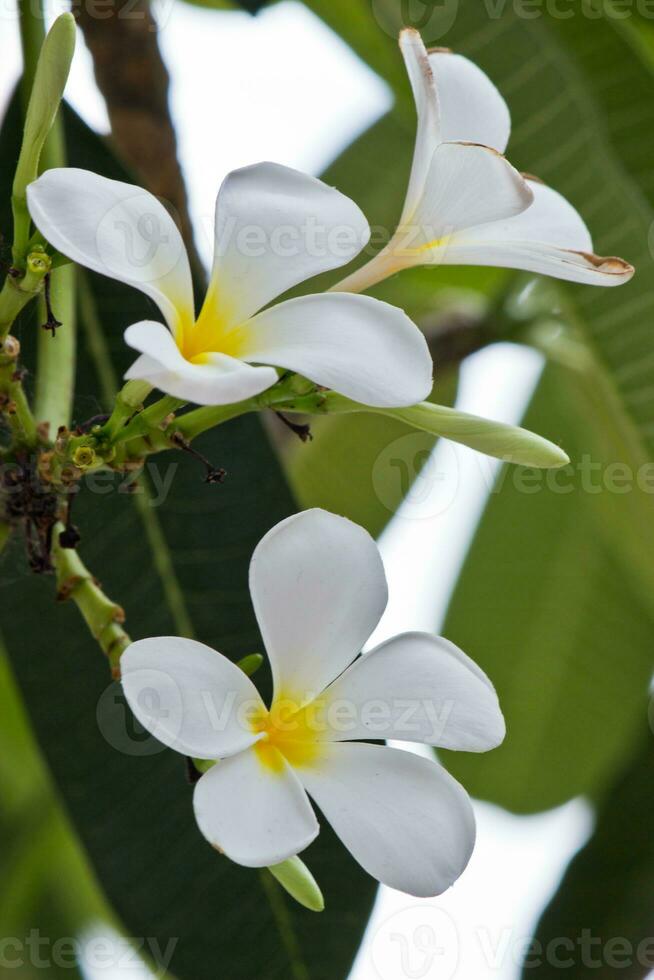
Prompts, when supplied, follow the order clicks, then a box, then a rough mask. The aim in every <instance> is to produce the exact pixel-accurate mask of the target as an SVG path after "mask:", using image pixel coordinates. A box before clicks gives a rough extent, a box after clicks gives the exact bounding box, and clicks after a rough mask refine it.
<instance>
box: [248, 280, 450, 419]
mask: <svg viewBox="0 0 654 980" xmlns="http://www.w3.org/2000/svg"><path fill="white" fill-rule="evenodd" d="M244 329H245V331H246V340H245V342H244V346H243V348H242V356H243V358H244V359H245V360H248V361H262V362H263V363H265V364H276V365H277V366H279V367H285V368H289V369H290V370H292V371H298V372H299V373H300V374H303V375H306V377H308V378H310V379H311V380H312V381H315V382H317V383H318V384H320V385H323V386H324V387H326V388H333V389H334V390H335V391H338V392H340V393H341V394H342V395H347V396H348V397H349V398H354V399H355V400H356V401H359V402H363V403H364V404H366V405H374V406H378V407H390V406H399V405H415V404H416V402H419V401H422V400H423V399H424V398H426V397H427V396H428V395H429V392H430V391H431V388H432V383H433V382H432V371H433V364H432V360H431V355H430V353H429V348H428V346H427V342H426V340H425V338H424V336H423V334H422V333H421V331H420V330H419V329H418V327H416V325H415V324H414V323H413V322H412V321H411V320H410V319H409V318H408V317H407V315H406V314H405V313H404V312H403V311H402V310H400V309H399V308H398V307H396V306H391V305H390V304H388V303H383V302H381V300H377V299H373V298H372V297H370V296H355V295H352V294H350V293H336V292H331V293H322V294H319V295H315V296H302V297H300V298H299V299H292V300H288V301H287V302H285V303H279V304H278V305H277V306H273V307H271V309H269V310H264V311H263V313H259V314H258V315H257V316H255V317H254V318H253V319H252V320H250V321H249V322H248V323H247V324H246V325H245V328H244Z"/></svg>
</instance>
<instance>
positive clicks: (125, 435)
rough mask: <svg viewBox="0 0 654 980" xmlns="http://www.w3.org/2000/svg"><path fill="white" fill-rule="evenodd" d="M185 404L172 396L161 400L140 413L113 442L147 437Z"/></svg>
mask: <svg viewBox="0 0 654 980" xmlns="http://www.w3.org/2000/svg"><path fill="white" fill-rule="evenodd" d="M185 404H186V403H185V402H184V401H183V400H182V399H181V398H173V397H172V396H171V395H166V396H165V397H164V398H160V399H159V400H158V401H156V402H155V403H154V405H150V407H149V408H146V409H144V410H143V411H142V412H139V414H138V415H137V416H136V418H134V419H132V421H131V422H129V423H128V424H127V425H126V426H125V427H124V428H123V429H121V430H120V431H119V432H118V433H117V435H116V436H115V438H114V440H113V442H114V444H118V443H121V442H128V441H129V440H130V439H139V438H141V437H142V436H147V435H148V433H149V432H150V430H152V429H155V430H156V429H159V428H160V427H161V424H162V422H164V421H165V420H166V419H167V418H168V416H169V415H172V414H174V413H175V412H176V411H177V410H178V409H179V408H182V407H183V406H184V405H185Z"/></svg>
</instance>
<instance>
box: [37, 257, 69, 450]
mask: <svg viewBox="0 0 654 980" xmlns="http://www.w3.org/2000/svg"><path fill="white" fill-rule="evenodd" d="M50 275H51V283H50V298H51V302H52V309H53V312H54V313H55V314H56V316H57V318H58V319H60V320H61V326H60V327H57V331H56V333H55V335H54V336H52V334H51V333H50V332H49V331H48V330H39V336H38V341H37V357H38V372H37V375H36V395H35V401H34V414H35V416H36V418H37V419H39V421H42V422H48V423H49V424H50V431H51V433H52V435H54V434H55V433H56V432H57V430H58V429H59V428H60V427H61V426H67V425H69V423H70V419H71V415H72V411H73V392H74V388H75V351H76V336H75V330H76V324H75V318H76V317H75V314H76V311H75V267H74V266H73V265H66V266H63V267H62V268H60V269H57V270H56V272H52V273H51V274H50ZM41 305H42V307H43V304H41ZM43 308H44V307H43Z"/></svg>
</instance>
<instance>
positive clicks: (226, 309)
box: [201, 163, 370, 327]
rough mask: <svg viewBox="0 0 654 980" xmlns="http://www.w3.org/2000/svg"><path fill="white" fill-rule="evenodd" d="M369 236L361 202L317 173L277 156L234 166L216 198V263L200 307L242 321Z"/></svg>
mask: <svg viewBox="0 0 654 980" xmlns="http://www.w3.org/2000/svg"><path fill="white" fill-rule="evenodd" d="M369 237H370V229H369V227H368V222H367V221H366V218H365V216H364V215H363V214H362V212H361V211H360V209H359V208H358V207H357V206H356V204H354V202H353V201H351V200H350V199H349V198H348V197H345V195H344V194H341V193H340V192H339V191H337V190H335V189H334V188H333V187H328V186H327V184H323V183H322V181H320V180H316V178H315V177H309V176H307V175H306V174H302V173H299V172H298V171H297V170H291V169H290V168H289V167H282V166H279V165H278V164H275V163H259V164H256V165H255V166H252V167H244V168H243V169H242V170H235V171H233V172H232V173H231V174H229V175H228V176H227V177H226V178H225V180H224V181H223V184H222V187H221V188H220V192H219V194H218V199H217V201H216V231H215V246H214V247H215V254H214V265H213V270H212V273H211V285H210V287H209V292H208V294H207V300H206V304H205V309H204V310H203V313H202V314H201V316H214V317H216V318H217V320H219V321H220V322H221V323H222V324H223V325H224V326H227V327H229V326H232V325H234V324H238V323H241V322H242V321H244V320H246V319H247V318H248V317H250V316H252V314H253V313H256V312H257V310H260V309H261V308H262V307H263V306H265V305H266V304H267V303H269V302H270V300H272V299H275V297H277V296H279V295H281V293H283V292H285V291H286V290H287V289H290V287H291V286H295V285H297V284H298V283H300V282H304V281H305V280H306V279H310V278H311V277H312V276H315V275H317V274H318V273H320V272H326V271H328V270H330V269H337V268H339V267H340V266H342V265H346V264H347V263H348V262H350V261H351V260H352V259H353V258H354V257H355V256H356V255H358V254H359V252H360V251H361V249H362V248H363V246H364V245H365V244H366V243H367V241H368V239H369Z"/></svg>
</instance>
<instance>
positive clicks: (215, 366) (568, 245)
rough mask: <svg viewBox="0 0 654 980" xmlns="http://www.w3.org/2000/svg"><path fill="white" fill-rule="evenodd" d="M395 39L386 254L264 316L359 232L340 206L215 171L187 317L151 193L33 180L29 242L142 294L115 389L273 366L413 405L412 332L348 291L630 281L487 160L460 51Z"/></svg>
mask: <svg viewBox="0 0 654 980" xmlns="http://www.w3.org/2000/svg"><path fill="white" fill-rule="evenodd" d="M400 44H401V49H402V52H403V54H404V58H405V61H406V66H407V70H408V72H409V77H410V80H411V85H412V87H413V92H414V96H415V100H416V106H417V111H418V132H417V139H416V147H415V154H414V160H413V166H412V170H411V176H410V180H409V187H408V191H407V196H406V202H405V205H404V209H403V211H402V215H401V218H400V223H399V226H398V229H397V231H396V232H395V234H394V235H393V236H392V238H391V240H390V242H389V243H388V245H387V246H386V247H385V248H384V249H382V251H381V252H380V253H379V254H378V255H377V256H375V257H374V258H373V259H372V260H371V261H370V262H368V263H366V264H365V265H364V266H363V267H362V268H361V269H359V270H358V271H356V272H354V273H353V274H352V275H351V276H348V277H347V278H346V279H344V280H343V281H342V282H341V283H339V284H338V285H337V286H335V287H334V288H333V289H332V290H331V291H330V292H327V293H319V294H309V295H303V296H300V297H296V298H293V299H289V300H286V301H284V302H281V303H277V304H276V305H273V306H270V307H269V306H268V305H267V304H269V303H270V302H271V301H272V300H274V299H276V298H277V297H279V296H280V295H281V294H282V293H284V292H285V291H286V290H288V289H290V288H292V287H295V286H297V285H298V284H299V283H302V282H304V281H306V280H308V279H310V278H313V277H314V276H316V275H318V274H319V273H324V272H329V271H332V270H334V269H337V268H339V267H341V266H344V265H346V264H347V263H348V262H350V261H351V260H352V259H354V258H355V257H356V255H357V254H358V253H359V252H360V251H361V250H362V249H363V247H364V246H365V245H366V243H367V242H368V239H369V236H370V229H369V227H368V223H367V221H366V219H365V217H364V215H363V214H362V213H361V211H360V210H359V208H358V207H357V205H356V204H354V202H353V201H351V200H349V199H348V198H347V197H345V196H344V195H343V194H341V193H339V192H338V191H337V190H335V189H334V188H331V187H327V186H326V185H325V184H324V183H322V182H321V181H319V180H316V179H315V178H313V177H308V176H306V175H305V174H301V173H298V172H297V171H294V170H291V169H289V168H288V167H282V166H279V165H277V164H272V163H261V164H257V165H255V166H252V167H246V168H244V169H242V170H237V171H234V172H233V173H231V174H229V175H228V176H227V177H226V179H225V181H224V182H223V185H222V187H221V189H220V192H219V194H218V198H217V201H216V215H215V244H214V260H213V266H212V271H211V278H210V282H209V288H208V290H207V293H206V297H205V300H204V303H203V305H202V308H201V310H200V313H199V316H198V317H197V318H196V317H195V314H194V305H193V287H192V281H191V272H190V266H189V261H188V257H187V255H186V251H185V248H184V245H183V242H182V240H181V236H180V234H179V231H178V229H177V227H176V225H175V223H174V221H173V220H172V218H171V217H170V215H169V214H168V212H167V211H166V209H165V208H164V207H163V205H162V204H161V203H160V202H159V201H158V200H157V199H156V198H155V197H153V195H152V194H149V193H148V192H147V191H144V190H142V189H140V188H138V187H134V186H132V185H130V184H124V183H121V182H119V181H115V180H108V179H107V178H105V177H100V176H98V175H97V174H93V173H90V172H88V171H84V170H75V169H72V168H69V169H53V170H49V171H46V173H44V174H43V175H42V176H41V177H40V178H39V179H38V180H37V181H35V182H34V183H33V184H31V186H30V187H29V188H28V201H29V207H30V212H31V215H32V218H33V220H34V222H35V224H36V226H37V227H38V229H39V230H40V231H41V233H42V234H43V235H44V236H45V238H46V239H47V240H48V241H49V242H50V243H51V244H52V245H53V246H54V247H55V248H57V249H58V250H59V251H60V252H61V253H63V254H64V255H65V256H67V257H69V258H70V259H73V260H74V261H76V262H79V263H81V264H82V265H85V266H87V267H88V268H90V269H94V270H95V271H96V272H100V273H103V274H104V275H107V276H111V277H112V278H114V279H118V280H120V281H122V282H124V283H127V284H129V285H131V286H135V287H136V288H138V289H141V290H142V291H143V292H144V293H146V294H147V295H148V296H149V297H150V298H151V299H153V300H154V302H155V303H156V304H157V306H158V307H159V310H160V311H161V313H162V315H163V317H164V319H165V321H166V326H164V325H163V324H162V323H159V322H156V321H150V320H147V321H143V322H141V323H136V324H133V325H132V326H130V327H129V328H128V329H127V331H126V333H125V340H126V341H127V343H128V344H129V345H130V347H133V348H134V349H135V350H137V351H138V352H139V353H140V357H139V358H138V359H137V360H136V361H135V363H134V364H133V365H132V366H131V368H130V369H129V371H128V372H127V375H126V377H127V378H132V379H139V380H144V381H147V382H149V383H151V384H152V386H153V387H157V388H159V389H160V390H161V391H164V392H166V393H168V394H170V395H173V396H175V397H177V398H181V399H183V400H187V401H193V402H196V403H199V404H204V405H225V404H230V403H233V402H238V401H241V400H244V399H247V398H250V397H251V396H253V395H256V394H258V393H260V392H262V391H264V390H265V389H267V388H269V387H270V386H271V385H274V384H275V383H276V381H277V380H278V372H277V371H276V370H275V369H276V368H285V369H288V370H291V371H294V372H298V373H299V374H301V375H304V376H306V377H307V378H310V379H311V380H312V381H314V382H316V383H317V384H318V385H320V386H322V387H325V388H331V389H333V390H334V391H337V392H340V393H341V394H343V395H346V396H348V397H350V398H352V399H355V400H356V401H359V402H362V403H364V404H366V405H371V406H407V405H413V404H415V403H417V402H419V401H421V400H422V399H424V398H426V397H427V395H428V394H429V392H430V390H431V385H432V363H431V357H430V354H429V351H428V348H427V345H426V342H425V340H424V337H423V336H422V334H421V332H420V331H419V329H418V328H417V327H416V325H415V324H413V323H412V322H411V321H410V320H409V318H408V317H407V316H406V315H405V313H404V312H403V311H401V310H400V309H398V308H397V307H394V306H390V305H389V304H387V303H383V302H381V301H379V300H376V299H373V298H372V297H369V296H360V295H359V296H355V295H352V294H353V293H360V292H362V291H363V290H365V289H367V288H368V287H370V286H372V285H374V284H375V283H376V282H379V281H380V280H381V279H384V278H386V277H387V276H389V275H393V274H394V273H396V272H399V271H401V270H402V269H406V268H409V267H411V266H415V265H440V264H443V263H445V264H463V265H494V266H506V267H510V268H515V269H525V270H528V271H531V272H540V273H545V274H547V275H551V276H556V277H558V278H560V279H568V280H573V281H576V282H582V283H588V284H591V285H601V286H615V285H619V284H620V283H623V282H626V281H627V280H628V279H629V278H630V277H631V275H632V274H633V269H632V267H631V266H630V265H628V263H626V262H624V261H623V260H622V259H617V258H600V257H599V256H596V255H594V254H593V250H592V241H591V237H590V234H589V232H588V229H587V228H586V226H585V224H584V222H583V221H582V219H581V217H580V216H579V214H578V213H577V212H576V211H575V209H574V208H573V207H572V205H571V204H569V203H568V202H567V201H566V200H565V199H564V198H563V197H561V195H559V194H558V193H557V192H556V191H554V190H552V189H550V188H548V187H546V186H545V185H544V184H541V183H540V182H538V181H537V180H535V179H533V178H526V177H523V176H521V175H520V174H519V173H518V172H517V171H516V170H515V169H514V168H513V167H512V166H511V164H510V163H509V162H508V161H507V160H506V159H505V157H504V156H502V153H503V151H504V149H505V148H506V145H507V143H508V140H509V133H510V117H509V111H508V109H507V106H506V104H505V102H504V100H503V98H502V96H501V95H500V93H499V92H498V91H497V89H496V88H495V86H494V85H493V83H492V82H491V81H490V79H488V78H487V76H486V75H485V74H484V73H483V72H482V71H481V70H480V69H479V68H477V66H476V65H474V64H473V63H472V62H470V61H468V60H467V59H466V58H463V57H462V56H460V55H456V54H452V53H451V52H449V51H444V50H441V49H439V50H436V51H432V52H428V51H427V50H426V49H425V47H424V45H423V42H422V39H421V37H420V35H419V34H418V32H417V31H414V30H405V31H403V33H402V35H401V38H400ZM135 243H141V245H143V244H145V250H144V249H143V247H141V248H140V250H138V251H137V250H136V247H135Z"/></svg>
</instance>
